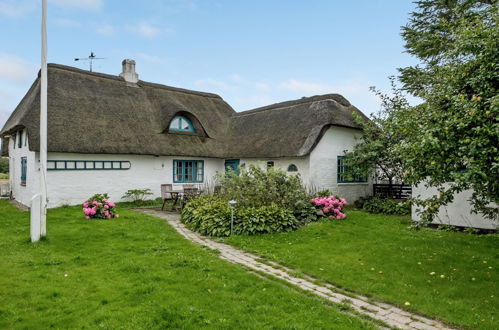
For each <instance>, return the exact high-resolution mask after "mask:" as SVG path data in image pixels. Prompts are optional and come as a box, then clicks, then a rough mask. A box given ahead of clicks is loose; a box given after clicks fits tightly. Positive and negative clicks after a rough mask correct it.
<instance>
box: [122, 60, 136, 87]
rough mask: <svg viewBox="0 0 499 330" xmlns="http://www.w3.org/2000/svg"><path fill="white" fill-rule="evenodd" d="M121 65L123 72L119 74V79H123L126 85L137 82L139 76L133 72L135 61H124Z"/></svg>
mask: <svg viewBox="0 0 499 330" xmlns="http://www.w3.org/2000/svg"><path fill="white" fill-rule="evenodd" d="M121 64H122V66H123V72H121V73H120V77H122V78H123V79H125V81H126V82H127V83H130V84H136V83H137V82H138V81H139V75H138V74H137V73H136V72H135V61H134V60H130V59H125V60H123V62H121Z"/></svg>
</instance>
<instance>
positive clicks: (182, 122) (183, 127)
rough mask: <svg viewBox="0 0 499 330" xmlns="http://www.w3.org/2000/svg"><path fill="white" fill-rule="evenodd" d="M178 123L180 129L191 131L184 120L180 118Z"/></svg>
mask: <svg viewBox="0 0 499 330" xmlns="http://www.w3.org/2000/svg"><path fill="white" fill-rule="evenodd" d="M180 122H181V126H180V129H182V130H186V131H189V130H190V129H191V126H190V125H189V123H188V122H187V120H185V119H184V118H181V119H180Z"/></svg>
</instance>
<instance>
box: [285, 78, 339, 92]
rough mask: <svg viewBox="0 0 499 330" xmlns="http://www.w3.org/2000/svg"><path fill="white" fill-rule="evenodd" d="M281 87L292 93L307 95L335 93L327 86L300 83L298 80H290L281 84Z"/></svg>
mask: <svg viewBox="0 0 499 330" xmlns="http://www.w3.org/2000/svg"><path fill="white" fill-rule="evenodd" d="M279 87H280V88H282V89H286V90H289V91H291V92H297V93H305V94H314V93H316V94H321V93H331V92H333V91H334V90H333V88H332V87H331V86H329V85H326V84H321V83H313V82H306V81H300V80H297V79H288V80H286V81H285V82H283V83H281V84H280V85H279Z"/></svg>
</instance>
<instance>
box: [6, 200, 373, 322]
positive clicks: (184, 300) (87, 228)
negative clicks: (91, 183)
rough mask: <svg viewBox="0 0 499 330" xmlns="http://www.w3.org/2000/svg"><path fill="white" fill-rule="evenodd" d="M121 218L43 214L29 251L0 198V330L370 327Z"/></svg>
mask: <svg viewBox="0 0 499 330" xmlns="http://www.w3.org/2000/svg"><path fill="white" fill-rule="evenodd" d="M120 214H121V217H120V218H119V219H113V220H101V221H87V220H84V219H83V216H82V213H81V208H80V207H66V208H59V209H56V210H51V211H49V214H48V228H47V229H48V233H49V236H48V240H46V241H41V242H39V243H36V244H32V243H29V242H28V237H29V226H28V221H29V220H28V218H29V214H28V213H27V212H20V211H18V210H16V209H14V208H13V207H12V206H11V205H10V204H8V203H7V202H6V201H1V200H0V237H1V239H0V328H1V329H5V328H23V329H24V328H25V329H39V328H92V329H93V328H113V329H114V328H126V329H140V328H148V329H149V328H169V327H171V328H188V329H192V328H200V327H207V328H216V329H224V328H225V329H235V328H275V329H278V328H288V329H289V328H311V329H312V328H313V329H316V328H335V329H357V328H367V329H371V328H373V324H372V323H369V322H366V321H362V320H360V319H358V318H356V317H352V316H348V315H345V314H341V313H340V312H339V307H338V306H331V305H328V304H327V303H326V302H325V301H323V300H321V299H319V298H315V297H311V296H309V295H307V294H304V293H302V292H298V291H296V290H295V289H293V288H290V287H288V286H286V285H285V284H281V283H280V282H277V281H270V280H267V279H265V278H261V277H258V276H256V275H254V274H250V273H248V272H247V271H245V270H244V269H243V268H241V267H239V266H236V265H233V264H230V263H227V262H225V261H222V260H220V259H219V258H218V257H217V256H216V255H214V254H213V252H210V251H208V250H205V249H203V248H201V247H198V246H196V245H194V244H192V243H190V242H188V241H186V240H184V239H183V238H182V237H180V236H179V235H178V234H177V233H176V232H175V231H174V230H173V229H172V228H171V227H170V226H169V225H167V224H166V222H165V221H164V220H160V219H157V218H153V217H148V216H145V215H141V214H137V213H134V212H131V211H127V210H123V209H120Z"/></svg>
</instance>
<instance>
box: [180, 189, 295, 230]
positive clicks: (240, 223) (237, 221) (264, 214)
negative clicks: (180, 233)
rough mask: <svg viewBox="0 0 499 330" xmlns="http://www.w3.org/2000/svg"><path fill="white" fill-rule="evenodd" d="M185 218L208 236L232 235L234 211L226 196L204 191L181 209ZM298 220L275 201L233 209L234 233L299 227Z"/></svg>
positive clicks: (194, 228) (186, 222)
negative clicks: (205, 193) (204, 193)
mask: <svg viewBox="0 0 499 330" xmlns="http://www.w3.org/2000/svg"><path fill="white" fill-rule="evenodd" d="M182 222H183V223H184V224H186V226H187V227H188V228H190V229H192V230H195V231H197V232H199V233H201V234H203V235H207V236H228V235H230V225H231V211H230V207H229V204H228V202H227V200H226V199H225V198H223V197H222V196H219V195H205V196H202V197H199V198H196V199H194V200H192V201H190V202H189V203H187V205H186V206H185V207H184V209H183V210H182ZM299 226H300V222H299V220H298V219H297V218H296V217H295V216H294V215H293V212H292V211H291V210H288V209H284V208H282V207H279V206H278V205H277V204H275V203H271V204H270V205H262V206H259V207H253V206H249V207H236V208H235V209H234V228H233V229H234V234H238V235H255V234H264V233H278V232H287V231H292V230H295V229H297V228H298V227H299Z"/></svg>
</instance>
